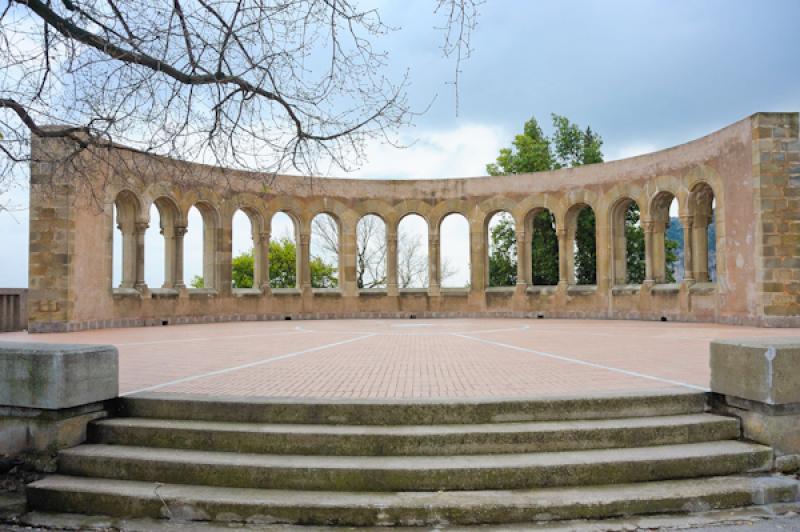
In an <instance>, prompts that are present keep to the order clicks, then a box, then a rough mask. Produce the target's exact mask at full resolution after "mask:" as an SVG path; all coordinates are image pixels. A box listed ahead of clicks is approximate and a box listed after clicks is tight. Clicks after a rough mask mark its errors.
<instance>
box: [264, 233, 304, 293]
mask: <svg viewBox="0 0 800 532" xmlns="http://www.w3.org/2000/svg"><path fill="white" fill-rule="evenodd" d="M269 285H270V286H271V287H272V288H294V287H295V286H297V247H296V246H295V244H294V242H293V241H292V240H291V239H290V238H288V237H284V238H281V239H278V240H270V242H269Z"/></svg>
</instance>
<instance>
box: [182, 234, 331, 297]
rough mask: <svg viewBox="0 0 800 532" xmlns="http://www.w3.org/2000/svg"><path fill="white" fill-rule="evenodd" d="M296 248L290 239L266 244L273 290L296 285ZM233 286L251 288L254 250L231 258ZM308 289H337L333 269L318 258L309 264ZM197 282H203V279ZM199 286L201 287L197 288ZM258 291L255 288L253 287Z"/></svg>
mask: <svg viewBox="0 0 800 532" xmlns="http://www.w3.org/2000/svg"><path fill="white" fill-rule="evenodd" d="M296 257H297V247H296V246H295V244H294V242H293V241H292V240H291V239H289V238H281V239H280V240H273V241H271V242H270V243H269V281H270V286H271V287H272V288H293V287H295V286H297V262H296ZM232 266H233V272H232V277H233V287H234V288H252V287H253V275H254V271H255V260H254V258H253V250H250V251H248V252H246V253H242V254H241V255H238V256H237V257H234V259H233V261H232ZM310 267H311V286H313V287H314V288H336V287H337V286H338V284H339V282H338V279H337V278H336V266H334V265H333V264H328V263H326V262H325V261H324V260H322V259H321V258H319V257H314V258H312V259H311V262H310ZM195 279H200V282H201V283H202V278H200V277H195ZM200 287H202V285H201V286H200ZM256 288H257V287H256Z"/></svg>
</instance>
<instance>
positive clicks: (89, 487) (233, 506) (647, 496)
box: [28, 476, 798, 526]
mask: <svg viewBox="0 0 800 532" xmlns="http://www.w3.org/2000/svg"><path fill="white" fill-rule="evenodd" d="M797 497H798V490H797V482H796V481H791V480H788V479H784V478H775V477H717V478H704V479H693V480H671V481H661V482H644V483H637V484H623V485H616V486H596V487H579V488H550V489H541V490H533V491H463V492H404V493H342V492H319V491H279V490H261V489H242V488H209V487H198V486H185V485H175V484H154V483H150V482H134V481H121V480H99V479H92V478H79V477H66V476H51V477H47V478H45V479H43V480H40V481H38V482H35V483H33V484H31V485H29V486H28V500H29V503H30V505H31V507H32V508H33V509H36V510H42V511H49V512H77V513H88V514H104V515H110V516H115V517H131V516H135V517H152V518H172V519H176V520H184V521H193V520H194V521H196V520H211V521H218V522H248V523H254V524H256V523H292V524H306V525H348V526H380V525H398V526H441V525H447V524H451V525H477V524H503V523H505V524H508V523H526V522H527V523H532V522H535V521H557V520H568V519H569V520H571V519H606V518H612V517H619V516H628V515H645V514H655V513H684V512H692V511H707V510H712V509H725V508H736V507H742V506H750V505H759V504H769V503H777V502H792V501H795V500H797Z"/></svg>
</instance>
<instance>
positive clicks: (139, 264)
mask: <svg viewBox="0 0 800 532" xmlns="http://www.w3.org/2000/svg"><path fill="white" fill-rule="evenodd" d="M148 227H149V224H148V223H147V222H136V224H134V233H135V237H136V239H135V241H136V283H135V284H134V285H133V287H134V288H135V289H137V290H147V283H145V282H144V234H145V232H146V231H147V228H148Z"/></svg>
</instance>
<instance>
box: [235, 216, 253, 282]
mask: <svg viewBox="0 0 800 532" xmlns="http://www.w3.org/2000/svg"><path fill="white" fill-rule="evenodd" d="M231 241H232V242H231V253H232V254H231V288H234V289H245V288H258V287H259V286H258V282H257V281H256V280H257V279H258V277H257V276H256V252H255V247H256V242H257V241H258V233H257V232H255V231H254V224H253V221H252V220H251V218H250V216H249V215H248V214H247V213H245V212H244V211H243V210H241V209H238V210H237V211H236V212H235V213H233V219H232V221H231Z"/></svg>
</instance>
